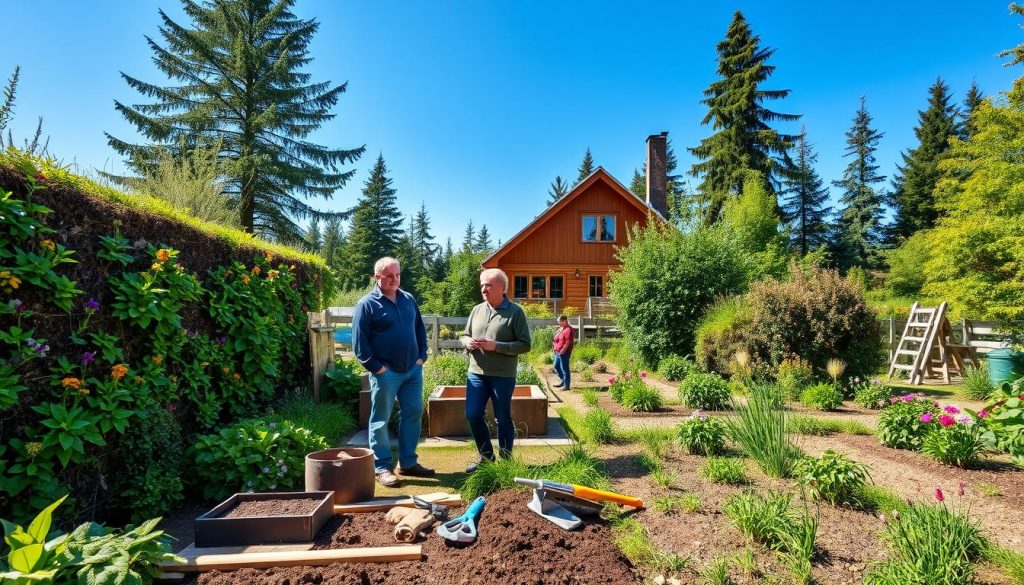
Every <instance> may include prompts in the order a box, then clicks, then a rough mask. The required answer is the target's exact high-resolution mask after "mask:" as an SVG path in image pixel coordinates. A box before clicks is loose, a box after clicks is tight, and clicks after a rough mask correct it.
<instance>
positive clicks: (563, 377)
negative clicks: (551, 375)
mask: <svg viewBox="0 0 1024 585" xmlns="http://www.w3.org/2000/svg"><path fill="white" fill-rule="evenodd" d="M571 357H572V352H571V351H567V352H565V355H559V353H558V352H557V351H556V352H555V373H556V374H558V379H559V381H560V382H561V383H562V386H563V387H565V388H568V387H569V383H570V382H571V380H570V379H569V378H571V377H572V372H571V371H570V370H569V358H571Z"/></svg>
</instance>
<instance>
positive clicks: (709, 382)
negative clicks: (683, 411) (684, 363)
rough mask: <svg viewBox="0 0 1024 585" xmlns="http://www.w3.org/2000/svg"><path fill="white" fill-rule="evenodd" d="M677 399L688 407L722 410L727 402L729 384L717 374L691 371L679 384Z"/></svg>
mask: <svg viewBox="0 0 1024 585" xmlns="http://www.w3.org/2000/svg"><path fill="white" fill-rule="evenodd" d="M679 401H680V402H682V403H683V404H684V405H685V406H687V407H689V408H699V409H701V410H723V409H725V407H726V405H727V404H728V403H729V385H728V384H726V382H725V380H723V379H722V377H721V376H719V375H718V374H714V373H702V372H697V373H693V374H690V375H689V376H687V377H686V379H684V380H683V383H682V384H680V385H679Z"/></svg>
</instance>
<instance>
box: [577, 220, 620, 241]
mask: <svg viewBox="0 0 1024 585" xmlns="http://www.w3.org/2000/svg"><path fill="white" fill-rule="evenodd" d="M583 241H584V242H614V241H615V216H614V215H584V216H583Z"/></svg>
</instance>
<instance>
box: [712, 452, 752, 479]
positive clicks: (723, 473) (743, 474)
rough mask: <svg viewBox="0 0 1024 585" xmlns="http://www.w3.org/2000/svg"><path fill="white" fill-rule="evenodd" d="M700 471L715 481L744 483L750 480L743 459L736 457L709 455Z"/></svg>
mask: <svg viewBox="0 0 1024 585" xmlns="http://www.w3.org/2000/svg"><path fill="white" fill-rule="evenodd" d="M699 473H700V475H701V477H704V478H706V479H709V480H711V481H713V482H715V483H725V484H729V485H742V484H745V483H749V482H750V479H749V478H747V471H746V466H745V465H743V460H742V459H738V458H736V457H714V456H712V457H708V459H707V461H705V462H704V465H703V466H702V467H701V468H700V472H699Z"/></svg>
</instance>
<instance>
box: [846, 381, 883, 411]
mask: <svg viewBox="0 0 1024 585" xmlns="http://www.w3.org/2000/svg"><path fill="white" fill-rule="evenodd" d="M852 382H853V401H854V402H856V403H857V405H858V406H862V407H864V408H872V409H879V408H885V405H886V404H889V398H891V397H892V388H890V387H889V385H888V384H885V383H883V382H882V381H881V380H879V379H878V378H871V379H870V380H864V381H863V382H861V381H859V379H858V378H854V379H853V380H852Z"/></svg>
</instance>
